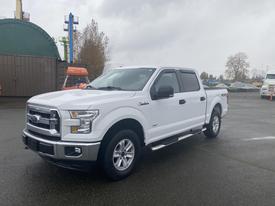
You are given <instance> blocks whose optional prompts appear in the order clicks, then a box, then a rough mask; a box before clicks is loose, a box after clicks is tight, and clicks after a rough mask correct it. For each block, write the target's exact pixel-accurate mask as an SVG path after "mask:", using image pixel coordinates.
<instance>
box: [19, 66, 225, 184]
mask: <svg viewBox="0 0 275 206" xmlns="http://www.w3.org/2000/svg"><path fill="white" fill-rule="evenodd" d="M227 110H228V106H227V90H226V89H210V90H205V89H204V87H203V85H202V82H201V80H200V79H199V76H198V73H197V72H196V71H194V70H192V69H184V68H175V67H123V68H117V69H113V70H111V71H109V72H107V73H105V74H103V75H102V76H100V77H99V78H97V79H96V80H94V81H93V82H91V83H90V84H89V85H88V86H87V87H86V89H84V90H73V91H59V92H52V93H46V94H43V95H38V96H36V97H33V98H31V99H30V100H29V101H28V103H27V125H26V129H25V130H24V131H23V141H24V143H25V144H26V145H27V146H28V147H29V148H30V149H32V150H34V151H36V152H37V153H38V154H39V155H40V156H42V157H44V158H45V159H47V160H49V161H51V162H54V163H55V164H59V165H61V166H63V167H64V165H66V167H75V166H76V165H78V164H79V165H81V164H83V163H85V162H87V161H88V162H89V161H96V160H97V161H99V162H100V164H101V166H102V168H103V169H104V171H105V173H106V174H107V175H108V177H110V178H112V179H114V180H117V179H121V178H124V177H126V176H127V175H129V174H130V172H131V171H132V170H133V168H134V166H135V163H136V162H137V160H138V157H139V155H140V152H141V148H142V147H144V146H148V147H150V148H151V149H152V150H153V151H155V150H158V149H161V148H163V147H166V146H168V145H171V144H173V143H176V142H179V141H181V140H183V139H185V138H188V137H190V136H192V135H194V134H198V133H201V132H204V133H205V135H206V136H207V137H216V136H217V135H218V134H219V131H220V127H221V118H222V117H223V116H224V115H225V114H226V113H227Z"/></svg>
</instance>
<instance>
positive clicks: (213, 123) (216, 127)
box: [204, 108, 221, 138]
mask: <svg viewBox="0 0 275 206" xmlns="http://www.w3.org/2000/svg"><path fill="white" fill-rule="evenodd" d="M220 129H221V114H220V111H219V109H216V108H214V110H213V112H212V114H211V119H210V122H209V124H208V125H206V130H205V131H204V134H205V136H206V137H208V138H215V137H217V136H218V134H219V133H220Z"/></svg>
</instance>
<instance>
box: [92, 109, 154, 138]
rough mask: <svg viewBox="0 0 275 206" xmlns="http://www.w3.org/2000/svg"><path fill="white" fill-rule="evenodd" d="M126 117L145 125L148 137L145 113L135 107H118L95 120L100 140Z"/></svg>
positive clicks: (144, 128)
mask: <svg viewBox="0 0 275 206" xmlns="http://www.w3.org/2000/svg"><path fill="white" fill-rule="evenodd" d="M124 119H134V120H136V121H138V122H139V123H140V124H141V126H142V127H143V132H144V138H146V137H147V133H146V131H148V125H149V124H148V120H146V118H145V116H144V114H143V113H142V112H141V111H139V110H137V109H136V108H133V107H123V108H117V109H115V110H113V111H111V112H109V113H108V114H105V115H103V117H102V118H100V119H98V121H96V122H95V124H94V125H93V127H94V128H95V130H96V133H97V136H98V138H99V139H100V140H102V139H103V137H104V135H105V134H106V133H107V131H108V130H109V129H110V128H111V127H112V126H113V125H114V124H115V123H117V122H119V121H121V120H124Z"/></svg>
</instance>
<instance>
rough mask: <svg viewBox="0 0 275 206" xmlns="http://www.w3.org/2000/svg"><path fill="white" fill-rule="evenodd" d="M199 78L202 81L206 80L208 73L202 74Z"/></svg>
mask: <svg viewBox="0 0 275 206" xmlns="http://www.w3.org/2000/svg"><path fill="white" fill-rule="evenodd" d="M200 77H201V79H202V80H206V79H208V73H206V72H202V73H201V75H200Z"/></svg>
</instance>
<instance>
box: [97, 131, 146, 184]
mask: <svg viewBox="0 0 275 206" xmlns="http://www.w3.org/2000/svg"><path fill="white" fill-rule="evenodd" d="M108 139H109V142H107V143H106V145H105V148H102V150H101V159H100V161H101V162H100V163H101V165H102V168H103V170H104V172H105V174H106V175H107V176H108V177H109V178H110V179H112V180H119V179H123V178H125V177H127V176H128V175H129V174H130V173H131V172H132V170H133V168H134V166H135V164H136V162H137V160H138V158H139V154H140V148H141V146H140V141H139V137H138V135H137V134H136V133H135V132H134V131H132V130H121V131H119V132H117V133H116V134H114V136H113V137H111V138H108Z"/></svg>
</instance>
